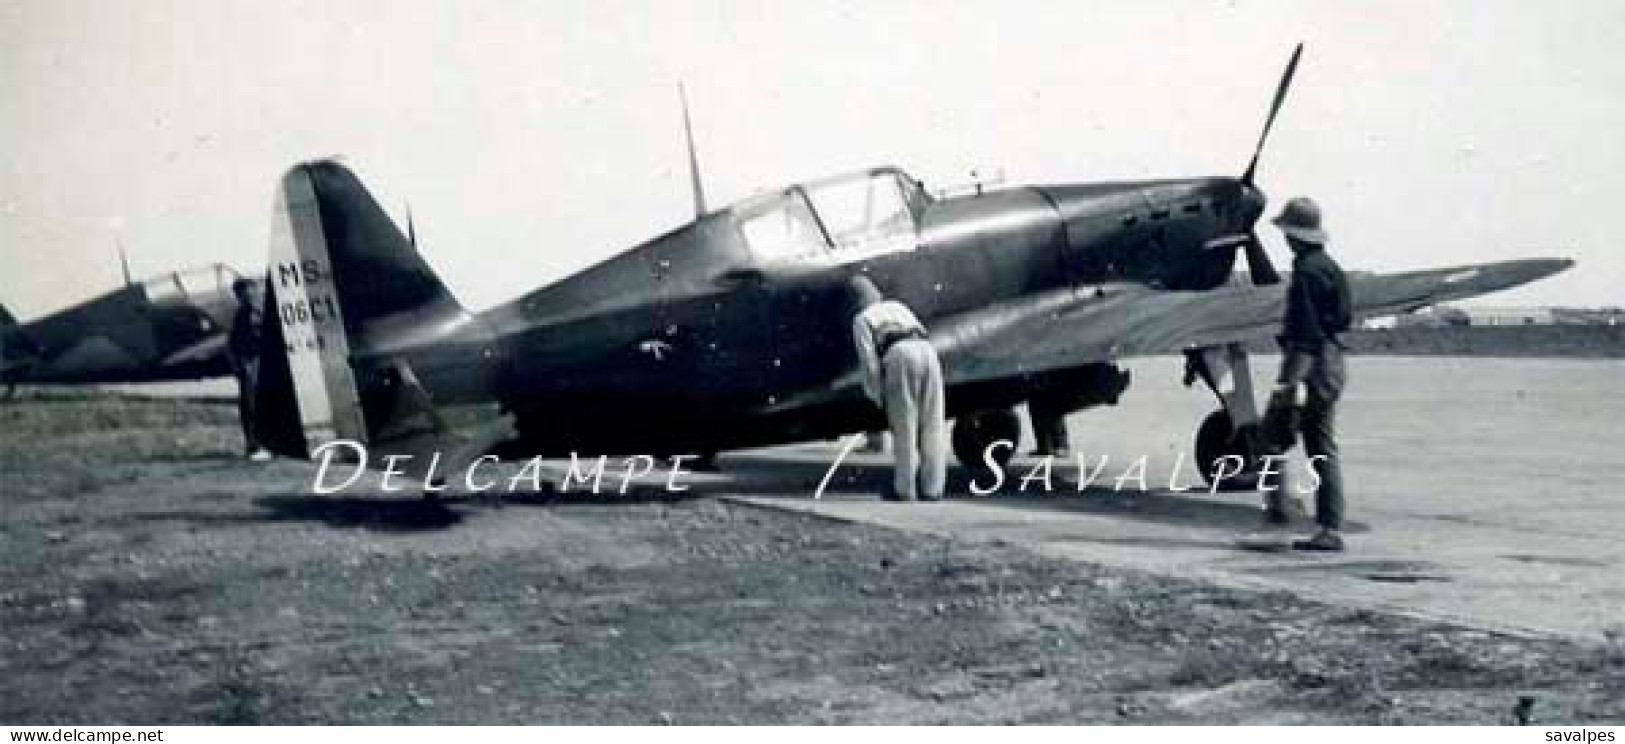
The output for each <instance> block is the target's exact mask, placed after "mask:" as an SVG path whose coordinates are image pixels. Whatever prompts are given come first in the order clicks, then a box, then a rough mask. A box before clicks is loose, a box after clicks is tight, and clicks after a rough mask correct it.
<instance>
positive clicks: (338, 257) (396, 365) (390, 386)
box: [254, 161, 492, 457]
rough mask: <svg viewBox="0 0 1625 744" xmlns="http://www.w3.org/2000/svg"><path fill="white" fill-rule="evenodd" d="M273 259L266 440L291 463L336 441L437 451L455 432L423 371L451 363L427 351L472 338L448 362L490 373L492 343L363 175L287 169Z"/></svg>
mask: <svg viewBox="0 0 1625 744" xmlns="http://www.w3.org/2000/svg"><path fill="white" fill-rule="evenodd" d="M270 250H271V256H270V262H269V269H268V270H267V274H266V281H265V283H264V287H265V294H264V297H263V302H264V307H265V312H264V314H263V322H262V326H261V329H260V330H261V347H260V357H259V362H260V363H259V365H258V370H257V379H256V380H255V385H254V396H255V402H256V406H255V408H256V410H257V412H258V416H257V418H256V422H255V424H256V426H255V428H256V432H257V434H258V436H259V438H260V440H261V443H262V444H263V445H265V446H266V447H267V448H269V449H271V450H272V451H274V452H277V453H279V454H283V455H287V456H291V457H310V456H311V455H312V454H313V453H314V452H316V451H317V450H318V448H320V447H321V446H322V445H324V444H327V443H329V442H333V441H335V440H349V441H351V442H355V443H358V444H360V445H363V446H372V445H375V444H378V445H386V446H387V447H388V448H390V449H397V448H398V446H399V445H402V444H403V443H405V442H407V441H408V440H411V441H412V442H413V444H411V446H413V447H417V446H419V445H420V444H423V443H427V445H425V446H437V445H438V443H439V442H440V441H441V439H442V437H443V435H446V434H447V433H448V427H446V425H445V422H444V420H443V419H442V418H441V417H440V415H439V413H438V412H437V411H436V408H435V406H436V403H435V401H434V398H433V396H432V395H431V393H430V391H429V389H428V387H427V386H426V385H425V383H424V377H425V375H424V374H423V373H422V371H421V370H419V369H415V368H414V365H422V364H426V363H434V364H437V365H440V366H438V367H437V369H443V368H444V367H446V366H452V365H450V364H449V363H447V361H446V358H445V357H441V358H437V359H431V360H429V361H427V362H426V361H425V356H424V353H423V350H424V349H431V348H435V347H436V346H437V345H443V344H445V343H446V342H447V340H448V339H453V341H452V343H455V340H456V339H466V340H468V341H469V343H470V344H473V345H474V347H473V348H470V349H467V350H466V351H463V352H454V354H453V355H448V356H455V357H456V358H457V360H458V361H459V362H460V363H461V364H463V365H466V366H467V367H469V368H476V369H477V368H482V365H483V363H484V361H486V360H487V359H489V358H490V357H491V356H492V354H491V353H489V346H488V345H484V344H486V342H488V341H489V334H484V335H483V336H481V334H480V333H479V329H478V327H477V324H475V323H473V322H472V321H473V316H471V315H470V314H469V313H468V312H467V311H465V310H464V309H463V308H462V306H461V305H459V304H458V303H457V301H456V300H455V299H454V298H453V297H452V296H451V294H450V292H448V291H447V290H446V288H445V286H444V285H443V284H441V282H440V280H439V278H438V277H436V276H435V274H434V272H433V270H431V269H430V268H429V266H428V264H427V263H425V262H424V260H423V257H422V256H421V255H419V254H418V252H417V250H416V248H415V247H414V246H413V245H412V242H411V240H410V239H409V238H408V237H407V236H406V235H404V234H402V233H401V231H400V229H399V228H398V227H396V225H395V223H394V222H392V221H391V220H390V219H389V217H388V215H387V214H385V213H384V211H383V209H382V208H381V207H380V206H379V205H378V203H377V201H375V200H374V199H373V198H372V195H371V194H370V193H368V191H367V189H366V187H365V186H363V185H362V184H361V182H360V180H359V179H357V178H356V177H355V174H353V173H351V172H350V170H349V169H347V168H345V167H344V166H342V165H340V164H338V163H335V162H331V161H318V162H312V163H304V164H301V165H298V166H295V167H293V168H292V169H290V170H289V171H288V172H287V173H286V174H285V175H284V176H283V177H282V181H281V185H280V189H279V191H278V194H277V203H276V207H275V210H274V211H273V214H272V228H271V249H270ZM475 374H477V372H476V373H475Z"/></svg>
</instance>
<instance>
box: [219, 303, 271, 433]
mask: <svg viewBox="0 0 1625 744" xmlns="http://www.w3.org/2000/svg"><path fill="white" fill-rule="evenodd" d="M252 288H253V284H252V283H250V282H248V281H247V280H246V279H245V280H239V281H238V282H237V283H236V284H234V285H232V292H233V293H234V294H235V295H236V296H237V312H236V314H234V315H233V316H232V319H231V331H230V332H229V333H228V334H227V335H226V358H227V359H228V360H230V362H231V374H232V376H233V377H236V378H237V418H238V421H239V422H240V423H241V424H242V427H243V448H244V451H245V452H246V453H247V454H248V455H249V456H251V457H252V456H255V455H256V454H257V453H259V452H261V448H260V446H259V439H258V438H257V437H256V436H255V435H254V382H255V379H256V378H257V377H258V376H259V369H260V322H261V320H262V315H263V313H262V311H261V310H260V307H259V303H258V302H256V301H255V299H256V298H254V297H253V296H252V295H253V292H252Z"/></svg>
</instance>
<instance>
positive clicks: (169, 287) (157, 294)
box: [141, 263, 242, 304]
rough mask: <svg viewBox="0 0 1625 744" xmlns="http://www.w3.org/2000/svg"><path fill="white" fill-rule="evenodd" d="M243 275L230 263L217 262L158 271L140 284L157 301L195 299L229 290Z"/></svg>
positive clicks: (184, 301) (172, 301)
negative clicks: (162, 272)
mask: <svg viewBox="0 0 1625 744" xmlns="http://www.w3.org/2000/svg"><path fill="white" fill-rule="evenodd" d="M241 277H242V275H241V274H238V273H237V271H236V270H234V269H232V268H231V267H230V266H227V265H225V264H218V263H216V264H209V265H207V266H199V267H196V268H192V269H183V270H181V271H171V272H168V273H165V274H159V275H158V276H155V277H152V278H151V279H148V280H146V281H143V282H141V288H142V289H143V290H145V291H146V293H147V300H148V301H150V302H152V303H154V304H166V303H192V302H196V301H197V300H198V298H200V297H203V296H207V295H211V294H217V293H229V292H230V291H231V285H232V283H233V282H235V281H237V280H238V279H239V278H241Z"/></svg>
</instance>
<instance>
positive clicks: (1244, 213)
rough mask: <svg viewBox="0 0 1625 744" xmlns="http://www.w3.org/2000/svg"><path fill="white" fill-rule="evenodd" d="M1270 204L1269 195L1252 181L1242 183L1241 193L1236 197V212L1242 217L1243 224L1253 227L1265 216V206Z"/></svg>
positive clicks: (1248, 227)
mask: <svg viewBox="0 0 1625 744" xmlns="http://www.w3.org/2000/svg"><path fill="white" fill-rule="evenodd" d="M1268 204H1269V197H1267V196H1265V195H1264V191H1263V190H1262V189H1260V188H1258V187H1257V186H1254V185H1252V184H1250V183H1244V184H1241V193H1240V195H1238V196H1237V197H1236V214H1237V215H1239V216H1240V217H1241V220H1242V226H1243V227H1245V228H1247V229H1251V228H1252V226H1253V225H1255V224H1257V223H1258V220H1259V218H1261V217H1263V216H1264V207H1265V206H1266V205H1268Z"/></svg>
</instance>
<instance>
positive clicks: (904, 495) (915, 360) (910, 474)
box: [849, 274, 948, 501]
mask: <svg viewBox="0 0 1625 744" xmlns="http://www.w3.org/2000/svg"><path fill="white" fill-rule="evenodd" d="M849 287H850V290H851V292H852V299H853V304H854V305H855V306H856V307H857V308H858V314H857V317H855V318H853V319H852V340H853V343H854V344H856V346H857V352H858V360H859V364H860V365H861V368H862V373H863V392H864V394H865V395H868V396H869V399H870V400H872V401H874V402H875V404H876V405H878V406H880V407H881V409H882V410H884V411H885V412H886V420H887V422H888V424H889V425H890V427H891V435H892V437H891V439H892V452H893V457H894V458H895V463H896V470H895V472H894V474H893V478H892V490H891V492H890V493H887V494H886V495H885V498H886V499H888V500H896V501H913V500H915V499H916V498H918V499H921V500H924V501H937V500H940V499H941V498H942V490H943V481H944V480H945V478H946V475H947V446H948V437H947V421H946V420H945V419H944V414H943V397H944V393H943V390H942V364H941V362H940V361H939V360H938V359H937V350H936V348H935V347H933V346H931V342H930V341H928V340H927V339H926V333H925V326H923V325H921V324H920V319H919V318H917V317H915V316H914V313H913V311H911V310H909V309H908V307H907V306H906V305H904V304H902V303H900V302H897V301H894V300H886V299H884V298H882V296H881V294H880V290H879V289H878V288H876V287H875V284H874V282H873V281H871V280H870V279H869V277H867V276H863V275H861V274H860V275H858V276H856V277H854V278H853V279H852V281H851V284H850V285H849Z"/></svg>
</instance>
